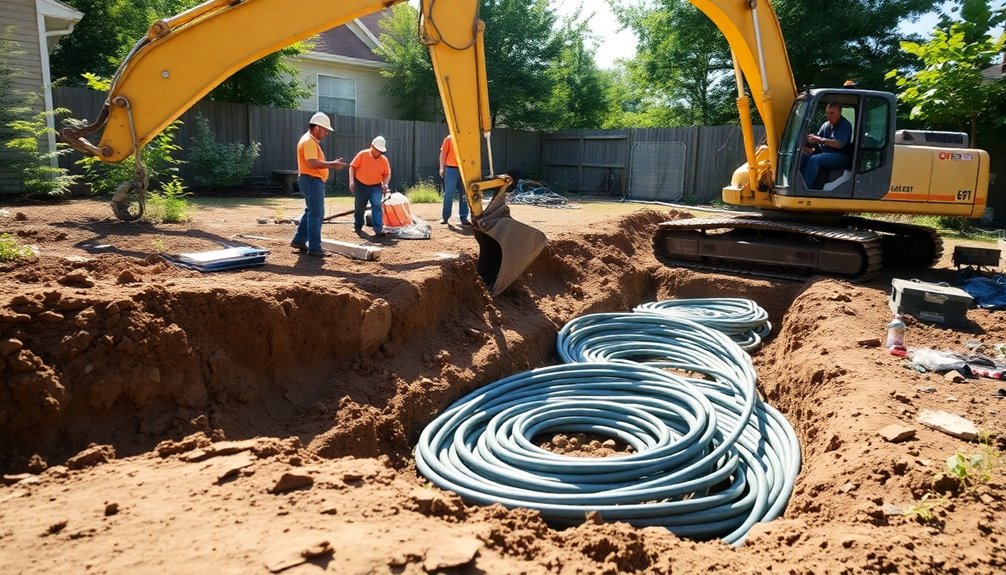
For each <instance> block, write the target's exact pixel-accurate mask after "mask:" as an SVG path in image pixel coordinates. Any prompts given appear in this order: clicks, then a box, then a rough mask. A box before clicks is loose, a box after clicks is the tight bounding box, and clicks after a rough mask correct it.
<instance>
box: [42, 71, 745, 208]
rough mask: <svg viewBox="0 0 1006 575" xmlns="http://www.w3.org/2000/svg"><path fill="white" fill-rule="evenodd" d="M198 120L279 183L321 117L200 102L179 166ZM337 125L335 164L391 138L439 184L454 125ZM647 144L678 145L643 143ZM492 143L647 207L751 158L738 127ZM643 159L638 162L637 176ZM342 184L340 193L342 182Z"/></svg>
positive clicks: (372, 121)
mask: <svg viewBox="0 0 1006 575" xmlns="http://www.w3.org/2000/svg"><path fill="white" fill-rule="evenodd" d="M104 97H105V94H103V93H100V92H96V91H93V90H88V89H85V88H67V87H59V88H54V89H53V98H54V104H55V105H56V106H57V107H65V108H68V109H70V110H71V114H70V115H71V116H72V117H74V118H87V119H90V120H93V118H95V117H96V116H97V115H98V112H99V111H100V110H101V106H102V104H103V102H104ZM197 114H202V115H203V116H205V118H206V121H207V123H208V124H209V127H210V130H211V131H212V133H213V134H214V135H215V137H216V140H217V141H218V142H223V143H232V142H233V143H240V144H244V145H251V144H252V143H253V142H260V143H261V149H260V154H259V156H258V158H257V159H256V160H255V162H254V164H253V166H252V170H251V174H250V175H251V176H255V177H272V176H273V171H274V170H295V169H296V167H297V166H296V162H295V153H296V145H297V141H298V140H299V139H300V136H301V135H302V134H303V133H304V132H305V131H306V130H307V122H308V120H309V119H310V117H311V114H312V112H311V111H305V110H289V109H279V108H266V107H263V106H252V105H248V104H229V103H222V102H209V101H203V102H199V103H198V104H196V105H195V106H193V107H192V108H191V109H190V110H188V111H186V112H185V113H184V114H182V116H181V120H182V122H183V124H182V126H181V128H179V130H178V135H177V137H176V139H175V141H176V143H178V144H179V145H181V146H182V150H181V151H180V152H179V153H178V155H177V157H178V158H179V159H180V160H183V161H185V160H187V159H188V154H189V153H190V152H189V148H190V147H191V145H192V140H193V138H194V137H195V135H196V120H195V118H196V115H197ZM334 120H335V122H334V127H335V130H336V135H335V136H332V137H329V138H326V139H325V141H324V142H323V143H322V146H323V148H324V150H325V155H326V157H329V158H337V157H342V158H345V159H346V160H349V159H350V158H352V157H353V155H355V154H356V152H358V151H359V150H362V149H365V148H367V147H368V146H369V145H370V141H371V140H372V139H373V137H374V136H377V135H382V136H384V137H385V139H387V141H388V159H389V160H390V161H391V171H392V184H393V187H398V188H405V187H409V186H412V185H414V184H415V183H416V182H417V181H421V180H424V179H433V180H434V181H435V182H437V183H438V184H440V178H439V174H438V158H439V154H440V144H441V142H442V141H443V138H444V136H446V135H447V126H446V125H445V124H438V123H432V122H415V121H405V120H384V119H377V118H359V117H352V116H335V117H334ZM762 132H763V130H762V129H761V127H760V126H759V127H756V134H755V135H756V138H761V136H762ZM642 142H654V143H665V144H672V145H670V146H660V145H647V146H637V144H638V143H642ZM491 143H492V149H493V168H494V169H495V171H496V172H497V173H506V172H513V171H515V172H517V173H519V175H520V176H521V177H530V178H534V179H537V180H541V181H543V182H545V183H546V184H547V185H548V186H550V188H551V189H552V191H554V192H557V193H568V192H578V193H587V194H596V195H598V196H603V197H619V198H620V197H623V196H626V195H630V194H629V192H630V188H631V197H632V198H633V199H643V200H666V201H675V200H677V199H681V200H683V201H688V202H697V203H708V202H710V201H712V200H714V199H718V198H719V197H720V191H721V189H722V188H723V186H725V185H726V184H728V183H729V181H730V176H731V174H732V173H733V171H734V169H735V168H736V167H737V166H739V165H741V164H742V163H743V162H744V161H745V160H744V153H743V141H742V137H741V133H740V129H738V128H736V127H731V126H720V127H689V128H660V129H630V130H575V131H563V132H557V133H542V132H529V131H523V130H511V129H507V128H500V129H496V130H494V131H493V133H492V139H491ZM634 148H635V150H636V151H634ZM647 150H652V151H649V152H648V151H647ZM660 150H674V151H675V153H674V154H672V155H671V156H669V157H665V156H663V155H661V154H662V152H660ZM636 154H650V155H649V156H644V155H636ZM77 158H79V154H77V153H74V154H73V155H69V156H66V157H65V158H63V159H62V160H61V165H63V166H64V167H67V168H69V169H71V170H72V171H74V172H75V173H76V171H77V168H76V167H75V166H74V165H73V161H74V160H75V159H77ZM634 161H635V162H638V164H639V165H638V166H635V168H637V169H636V171H635V172H633V169H634V166H633V162H634ZM482 165H483V170H484V171H485V172H486V173H487V174H488V172H489V161H488V154H487V153H486V150H485V146H484V145H483V158H482ZM647 166H649V168H647ZM645 169H659V170H661V173H659V174H644V173H643V172H641V171H640V170H645ZM633 173H635V176H633ZM180 175H181V177H182V179H184V180H185V181H186V182H192V181H193V178H194V176H195V174H194V173H193V167H192V166H191V165H189V164H183V165H182V166H181V169H180ZM644 175H645V176H646V177H644ZM650 176H653V177H650ZM346 177H347V176H346V173H345V172H339V173H337V175H336V178H342V179H345V178H346ZM633 179H635V180H636V182H635V184H636V185H635V186H634V185H633V181H632V180H633ZM336 187H337V188H339V187H341V186H340V185H339V184H338V182H337V184H336Z"/></svg>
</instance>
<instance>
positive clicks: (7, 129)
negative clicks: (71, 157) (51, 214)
mask: <svg viewBox="0 0 1006 575" xmlns="http://www.w3.org/2000/svg"><path fill="white" fill-rule="evenodd" d="M13 29H14V28H13V26H7V27H5V28H4V29H3V31H2V32H0V142H2V146H3V148H4V149H3V150H0V152H2V154H0V170H2V171H3V172H5V173H7V174H10V175H13V176H15V177H17V179H18V180H19V181H20V182H21V185H20V190H18V191H22V192H24V193H26V194H28V195H31V196H36V197H40V198H44V199H65V198H67V197H69V195H70V186H71V185H72V184H73V182H74V180H75V179H76V177H75V176H71V175H70V174H68V173H67V171H66V170H64V169H63V168H60V167H58V166H53V164H54V163H55V162H54V161H53V160H54V159H55V158H58V157H59V156H60V155H62V154H65V153H67V152H68V151H69V148H66V147H65V146H62V145H60V146H58V147H57V148H56V149H55V150H50V151H42V149H41V148H40V146H39V142H40V141H44V140H46V139H48V137H49V136H50V135H51V134H54V133H55V131H54V130H53V129H51V128H49V126H48V124H47V120H48V118H49V117H51V116H54V115H55V114H57V113H65V112H66V110H63V109H60V110H56V111H54V112H35V111H33V108H32V105H33V103H34V102H35V100H37V95H35V94H30V93H27V92H24V91H22V90H18V89H16V88H15V86H14V78H15V77H17V75H18V74H19V70H18V69H17V68H14V66H13V65H12V63H11V60H12V59H13V57H14V56H16V55H19V54H23V53H24V51H23V50H21V49H20V47H19V46H18V43H17V42H15V41H14V40H12V39H11V36H12V35H13Z"/></svg>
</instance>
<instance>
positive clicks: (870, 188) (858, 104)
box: [774, 89, 895, 199]
mask: <svg viewBox="0 0 1006 575" xmlns="http://www.w3.org/2000/svg"><path fill="white" fill-rule="evenodd" d="M829 107H831V108H837V109H838V112H839V115H838V116H837V117H838V118H839V120H838V121H841V122H848V124H849V125H850V126H851V127H852V130H851V138H850V139H849V142H848V144H847V146H846V147H845V149H844V150H840V149H837V148H826V147H822V146H820V145H813V144H810V145H808V137H809V136H813V135H816V134H817V133H818V132H819V130H821V129H822V127H823V126H824V125H825V124H826V123H827V122H829V120H830V118H829V117H828V109H829ZM894 120H895V102H894V96H893V95H892V94H889V93H887V92H875V91H870V90H856V89H815V90H808V91H807V92H804V93H802V94H800V95H799V96H798V97H797V99H796V101H795V102H794V103H793V108H792V111H791V112H790V116H789V120H788V121H787V123H786V129H785V131H784V132H783V138H782V140H781V141H780V144H779V162H778V166H779V167H778V171H777V173H776V182H775V187H774V192H775V193H776V194H779V195H781V196H789V197H810V198H832V199H853V198H871V199H878V198H879V197H881V196H883V194H884V193H886V192H887V189H888V187H889V185H890V182H891V170H892V164H893V157H894V154H893V146H894V137H893V136H894ZM819 154H829V155H830V159H829V160H830V161H828V162H822V163H821V164H820V165H819V166H817V169H811V164H813V163H815V161H814V160H815V159H814V156H815V155H819ZM843 155H844V156H845V160H844V161H841V160H838V159H837V158H840V157H841V156H843ZM810 174H813V175H810ZM805 176H809V177H812V178H813V181H807V180H806V178H805ZM878 191H879V192H881V193H880V194H879V195H877V192H878Z"/></svg>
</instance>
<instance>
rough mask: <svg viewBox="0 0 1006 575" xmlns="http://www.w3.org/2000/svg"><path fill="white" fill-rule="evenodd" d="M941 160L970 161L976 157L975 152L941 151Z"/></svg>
mask: <svg viewBox="0 0 1006 575" xmlns="http://www.w3.org/2000/svg"><path fill="white" fill-rule="evenodd" d="M940 159H941V160H950V161H951V162H970V161H972V160H974V159H975V155H974V154H956V153H953V152H940Z"/></svg>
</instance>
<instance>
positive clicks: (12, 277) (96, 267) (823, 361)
mask: <svg viewBox="0 0 1006 575" xmlns="http://www.w3.org/2000/svg"><path fill="white" fill-rule="evenodd" d="M296 205H297V203H296V201H290V202H289V207H287V208H286V209H287V210H288V211H290V212H291V213H294V212H295V210H296ZM275 209H277V208H274V207H263V206H262V205H261V204H251V203H250V204H248V205H244V206H240V207H237V208H234V207H231V208H227V209H221V208H205V209H203V210H200V211H199V212H197V214H196V215H195V219H194V220H193V222H191V223H189V224H182V225H174V226H171V225H160V226H152V225H149V224H123V223H120V222H116V221H113V220H111V219H110V217H109V214H107V213H106V212H107V211H108V208H107V206H105V205H104V204H101V203H97V202H85V201H81V202H78V203H74V204H71V205H69V206H66V207H55V208H54V207H44V206H30V207H21V208H10V209H9V213H10V214H11V215H10V216H7V217H3V218H0V225H2V229H3V231H6V232H8V233H11V234H13V235H14V236H15V237H17V238H19V240H20V241H22V242H23V243H29V244H34V245H36V246H37V247H38V250H39V256H38V258H36V259H34V260H32V261H30V262H27V263H17V264H5V265H3V266H2V267H0V286H2V290H0V293H2V295H0V356H2V358H3V360H2V364H0V365H2V368H0V437H3V442H2V445H0V466H2V467H3V468H4V471H5V473H6V475H5V476H4V477H5V481H4V484H5V486H3V487H0V544H2V545H3V547H4V549H5V551H6V552H5V553H4V554H3V556H2V557H0V569H4V570H8V571H14V572H19V571H38V572H50V571H54V570H56V569H66V568H67V567H68V566H70V569H71V570H74V571H85V570H87V571H89V572H96V573H102V572H104V573H124V572H136V571H137V570H142V571H149V570H151V569H154V570H164V571H172V572H182V571H195V570H205V569H213V570H218V571H222V572H242V573H246V572H268V571H272V572H280V571H282V572H283V573H307V572H323V571H327V572H331V573H368V572H396V573H423V572H428V573H432V572H486V573H561V574H566V573H622V572H635V573H671V572H673V571H676V572H679V573H683V572H699V571H718V570H721V569H722V570H730V571H733V572H745V573H756V572H757V573H762V572H768V571H777V570H782V571H789V572H794V573H810V572H814V573H857V572H903V573H934V574H935V573H947V572H959V573H999V572H1002V570H1003V569H1004V568H1006V565H1004V563H1006V548H1004V546H1006V519H1004V518H1006V503H1004V493H1006V492H1004V487H1006V485H1004V482H1006V480H1004V476H1003V473H1002V471H1001V468H999V469H998V470H996V472H995V473H993V474H991V476H990V477H989V478H988V480H987V481H983V482H981V483H978V484H975V485H974V486H973V488H971V489H962V488H961V487H960V483H959V482H952V481H948V480H946V479H942V480H941V479H937V478H936V477H937V472H939V471H941V470H942V469H943V467H944V461H945V460H946V459H947V457H949V456H951V455H953V454H954V453H956V452H958V451H961V452H963V453H967V454H972V453H977V452H980V451H981V450H983V449H984V450H985V451H984V452H985V453H988V454H1001V452H1002V451H1003V450H1004V448H1006V444H1004V441H1003V439H1002V437H1003V432H1004V431H1006V418H1004V411H1006V410H1004V405H1006V404H1004V402H1003V401H1000V400H998V399H997V398H996V397H995V392H996V389H997V388H998V387H999V385H997V383H998V384H1001V382H994V381H992V380H988V379H981V380H969V381H968V382H966V383H963V384H960V383H959V384H954V383H951V382H949V381H948V380H946V379H944V378H943V377H942V376H938V375H934V374H920V373H918V372H916V371H913V370H909V369H906V368H905V367H904V366H903V365H902V361H901V360H900V359H898V358H895V357H893V356H890V355H888V354H887V353H886V351H885V350H882V349H880V348H877V347H869V346H870V345H871V344H870V343H869V341H870V340H871V339H875V338H879V337H881V336H882V334H883V328H884V325H885V324H886V323H887V321H888V320H889V319H890V310H889V309H888V308H887V293H886V292H887V290H888V289H889V286H890V280H891V276H884V277H880V278H877V279H876V280H874V281H872V282H871V283H868V284H863V285H852V284H848V283H846V282H842V281H836V280H829V279H823V278H813V279H811V280H810V281H808V282H806V283H794V282H774V281H768V280H759V279H749V278H738V277H734V276H727V275H719V274H706V273H698V272H693V271H689V270H683V269H671V268H666V267H664V266H662V265H660V264H659V263H658V262H657V261H656V260H655V259H654V257H653V255H652V249H651V248H650V236H651V234H652V231H653V228H654V226H655V225H656V224H657V223H658V222H660V221H663V220H664V219H665V218H668V217H672V216H671V215H669V214H667V213H666V212H665V213H659V212H656V211H653V210H646V209H641V210H638V211H631V212H629V213H626V214H623V215H620V216H617V217H611V216H609V215H607V214H599V213H592V212H586V211H583V212H571V211H568V210H561V211H560V210H549V209H546V208H536V207H526V206H515V207H514V210H513V212H514V215H515V217H516V218H518V219H520V220H521V221H524V222H527V223H529V224H531V225H533V226H535V227H538V228H539V229H542V230H543V231H545V232H546V234H547V235H548V236H549V239H550V242H549V246H548V247H547V248H546V251H545V252H544V253H543V254H542V256H541V257H540V258H539V259H538V260H537V261H536V262H535V264H534V265H532V267H531V268H530V269H529V270H528V272H527V274H525V276H524V277H523V278H522V279H521V280H520V281H519V282H518V283H517V284H515V286H514V287H513V289H512V290H510V291H509V292H508V293H507V294H504V296H502V297H500V298H497V299H495V300H493V299H492V298H490V297H489V296H488V294H487V293H486V291H485V289H484V287H483V286H481V285H480V284H479V282H478V279H477V274H476V272H475V249H476V246H475V242H474V241H472V238H471V237H470V231H468V230H466V229H461V228H448V227H440V228H438V229H435V230H434V231H435V233H434V238H433V239H432V240H429V241H422V242H419V241H415V242H410V241H397V240H387V241H384V242H378V241H377V240H376V239H375V240H373V243H374V244H375V245H378V246H379V247H381V248H383V251H382V254H381V258H380V259H379V260H378V261H375V262H363V261H354V260H349V259H347V258H343V257H336V258H325V259H324V260H321V261H319V260H310V261H309V258H302V257H299V256H297V255H296V254H293V253H290V252H289V251H288V250H287V249H285V245H286V244H287V243H288V242H289V236H290V233H291V230H290V229H289V227H283V226H279V225H274V224H258V223H257V222H258V220H259V219H261V217H262V216H263V215H266V216H267V215H269V212H270V210H275ZM414 209H415V211H417V213H418V215H420V216H421V217H424V218H427V219H429V220H431V221H433V220H435V219H436V212H437V211H438V210H439V206H414ZM424 210H426V211H429V214H426V213H424ZM18 212H19V213H21V214H23V215H22V216H21V217H14V214H15V213H18ZM324 233H325V235H326V237H331V238H333V239H342V240H345V241H351V240H352V241H357V242H358V241H359V239H358V238H356V236H355V235H354V234H353V233H352V229H351V227H350V226H349V225H348V222H344V223H336V224H333V225H331V226H326V228H325V231H324ZM242 236H256V237H257V238H266V239H258V240H254V241H253V240H249V239H247V238H242ZM237 241H244V242H252V243H256V244H257V245H263V246H264V247H268V248H270V249H272V250H273V252H272V254H271V255H270V257H269V259H268V262H267V264H266V265H265V266H263V267H261V268H252V269H248V270H242V271H236V272H226V273H216V274H207V275H201V274H199V273H197V272H193V271H189V270H182V269H179V268H176V267H174V266H171V265H169V264H167V263H165V262H164V261H163V259H162V258H161V257H159V256H158V255H157V252H162V251H163V252H168V253H177V252H186V251H199V250H208V249H213V248H215V247H219V245H220V244H221V243H227V242H230V243H233V242H237ZM949 251H951V250H948V252H949ZM945 257H949V256H945ZM945 265H946V264H945ZM922 279H928V280H937V281H939V280H949V279H952V277H951V271H950V270H949V269H947V268H946V267H945V268H943V269H937V270H933V271H931V272H927V273H926V274H925V275H924V276H923V277H922ZM713 296H724V297H748V298H751V299H754V300H755V301H757V302H758V303H759V304H760V305H762V307H764V308H766V310H767V311H768V312H769V314H770V316H771V320H772V322H773V325H774V326H775V330H774V333H773V336H772V338H771V339H770V340H769V342H768V345H767V346H766V347H764V348H763V349H762V350H760V351H759V352H757V353H756V354H755V356H754V357H755V363H756V367H757V369H758V373H759V377H760V385H761V388H762V390H763V392H764V394H765V397H766V399H767V400H768V401H769V402H770V403H771V404H772V405H774V406H775V407H776V408H778V409H779V410H781V411H782V412H783V413H784V414H786V415H787V417H788V418H789V419H790V421H791V422H792V423H793V424H794V426H795V427H796V429H797V431H798V433H799V435H800V439H801V442H802V448H803V468H802V471H801V474H800V477H799V478H798V480H797V485H796V492H795V494H794V497H793V499H792V500H791V502H790V505H789V507H788V509H787V512H786V514H785V516H784V517H783V518H782V519H779V520H776V521H773V522H771V523H768V524H762V525H758V526H756V527H755V529H754V530H753V531H752V533H751V536H750V538H749V540H748V542H747V543H746V544H745V545H744V546H743V547H740V548H738V549H733V548H730V547H728V546H726V545H725V544H723V543H720V542H702V543H698V542H691V541H685V540H680V539H678V538H676V537H674V536H673V535H672V534H670V533H669V532H668V531H666V530H664V529H661V528H647V529H634V528H631V527H629V526H627V525H625V524H606V523H599V522H597V521H596V518H595V517H588V518H586V521H585V522H584V524H583V525H580V526H577V527H575V528H570V529H565V530H555V529H553V528H551V527H549V526H548V525H546V524H545V523H544V522H543V521H542V520H541V519H540V517H538V516H537V514H535V513H532V512H528V511H523V510H506V509H504V508H502V507H500V506H490V507H470V506H466V505H465V504H464V503H463V501H462V500H461V499H460V498H459V497H458V496H457V495H455V494H452V493H446V492H442V491H439V490H436V489H430V488H429V487H428V486H426V485H424V482H423V480H422V479H421V478H420V477H418V475H417V474H416V472H415V469H414V467H413V464H412V456H411V450H412V446H413V445H414V442H415V440H416V438H417V436H418V434H419V432H420V431H421V430H422V428H423V426H424V425H425V424H426V423H427V422H429V421H430V420H431V419H433V417H435V415H436V414H437V413H439V412H440V411H441V410H443V409H444V408H446V407H447V406H448V405H450V404H451V403H452V402H453V401H454V400H456V399H458V398H459V397H461V396H463V395H464V394H465V393H467V392H469V391H471V390H473V389H476V388H478V387H480V386H482V385H485V384H487V383H489V382H492V381H495V380H496V379H499V378H501V377H504V376H506V375H510V374H512V373H515V372H517V371H522V370H525V369H530V368H533V367H539V366H543V365H548V364H551V363H555V361H556V359H555V356H554V352H555V347H554V346H555V341H554V338H555V334H556V331H557V329H558V328H559V327H561V326H562V325H563V324H565V322H567V321H569V320H570V319H572V318H574V317H577V316H579V315H582V314H586V313H592V312H601V311H625V310H628V309H631V308H632V307H633V306H635V305H636V304H638V303H641V302H643V301H649V300H653V299H663V298H669V297H677V298H684V297H713ZM968 317H969V319H970V320H972V324H971V327H970V328H969V330H967V331H951V330H946V329H940V328H936V327H931V326H926V325H923V324H920V323H911V324H910V325H909V328H908V334H907V337H908V344H909V346H913V345H926V346H928V347H932V348H942V347H947V348H951V349H961V348H962V346H963V345H964V343H966V342H967V341H968V340H972V339H977V340H981V341H984V342H986V343H990V344H991V343H997V342H1002V341H1004V340H1006V327H1003V326H1002V325H1000V324H1001V323H1002V322H1000V321H999V318H998V317H997V314H996V313H994V312H985V311H980V310H971V311H970V312H969V314H968ZM863 342H865V343H863ZM927 409H939V410H944V411H948V412H952V413H955V414H957V415H960V416H963V417H966V418H968V419H970V420H971V421H973V422H974V423H975V424H976V425H977V426H978V427H979V428H980V429H981V430H982V431H984V432H987V433H988V434H989V437H990V438H991V439H990V440H989V443H987V444H985V445H984V446H982V445H979V444H976V443H972V444H968V443H967V442H965V441H962V440H960V439H956V438H953V437H951V436H949V435H946V434H943V433H940V432H938V431H935V430H932V429H929V428H927V427H924V426H922V425H921V424H919V423H918V422H917V420H916V417H917V415H918V414H919V413H920V412H921V411H922V410H927ZM891 424H899V425H901V426H904V427H908V428H911V429H912V430H913V431H914V435H912V437H911V439H909V440H907V441H903V442H898V443H893V442H889V441H886V440H885V439H883V438H882V437H881V434H880V431H881V430H882V429H884V428H885V427H887V426H889V425H891ZM22 473H27V475H19V474H22ZM924 497H928V499H926V501H929V502H936V503H937V504H936V505H934V506H933V507H932V509H931V517H928V520H927V521H920V520H919V519H918V517H916V516H913V515H912V513H911V512H912V511H916V512H918V511H919V510H920V509H923V507H921V506H920V505H919V502H920V501H922V500H923V498H924ZM39 546H43V547H44V549H45V552H44V553H38V549H39Z"/></svg>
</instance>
